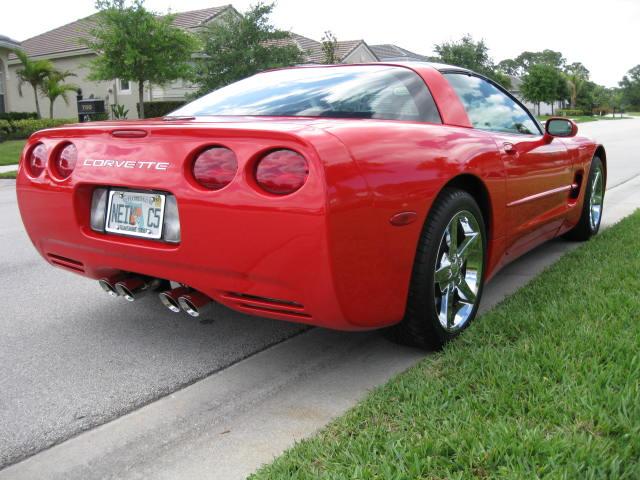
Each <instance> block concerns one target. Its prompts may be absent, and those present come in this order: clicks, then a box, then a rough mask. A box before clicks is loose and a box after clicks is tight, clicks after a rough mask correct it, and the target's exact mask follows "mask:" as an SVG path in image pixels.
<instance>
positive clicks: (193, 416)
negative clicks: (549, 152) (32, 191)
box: [0, 119, 640, 479]
mask: <svg viewBox="0 0 640 480" xmlns="http://www.w3.org/2000/svg"><path fill="white" fill-rule="evenodd" d="M580 129H581V130H582V131H583V132H585V133H588V134H590V135H592V136H595V137H596V138H598V139H599V140H600V141H602V142H603V143H604V144H605V145H606V147H607V149H608V160H609V188H611V187H614V186H619V187H618V188H616V189H614V190H610V192H609V193H608V197H607V200H606V207H605V208H606V210H605V211H607V210H611V211H612V212H614V211H615V212H616V213H615V215H612V216H609V217H606V218H607V219H608V220H609V221H613V220H614V219H615V218H617V217H619V216H622V215H624V214H626V213H628V212H630V211H631V210H632V209H633V208H634V207H635V206H640V198H637V200H636V199H634V197H633V194H634V192H638V191H639V190H640V188H639V187H640V184H638V185H636V184H635V183H638V182H637V179H636V180H632V179H633V178H634V177H636V176H638V175H640V157H639V155H638V153H637V152H640V119H637V120H620V121H602V122H594V123H590V124H584V125H581V126H580ZM625 182H627V183H626V184H625ZM634 182H635V183H634ZM13 188H14V187H13V182H3V183H2V184H1V185H0V218H2V219H3V222H2V224H1V225H0V242H1V244H2V245H3V247H2V249H3V254H2V255H1V256H0V278H1V279H2V285H3V292H2V311H3V314H2V317H1V318H0V365H1V367H0V368H1V369H2V374H1V375H0V425H1V426H2V428H0V468H2V467H6V466H8V465H10V464H13V463H15V462H19V461H20V460H23V459H25V458H26V457H29V456H32V455H34V454H36V453H37V452H41V453H39V454H38V455H35V456H32V457H31V458H29V459H28V460H26V461H23V462H21V463H18V464H16V465H13V466H12V467H9V468H6V469H5V470H3V471H0V479H1V478H30V479H32V478H65V479H68V478H107V477H114V478H115V477H117V478H176V477H177V476H182V477H183V478H190V475H188V474H189V473H190V474H192V475H193V476H196V475H208V476H210V477H211V478H241V477H242V476H243V475H246V474H247V473H249V472H250V471H252V470H253V469H254V468H256V467H257V466H259V465H260V463H261V462H264V461H268V460H269V459H270V458H271V457H272V456H273V455H275V454H277V453H278V452H280V451H282V449H284V448H286V447H287V446H289V445H290V444H291V442H292V441H293V439H295V438H301V437H302V436H304V435H307V434H309V433H310V432H312V431H314V430H315V429H317V428H318V427H319V426H321V425H323V424H324V423H325V422H326V421H327V420H328V419H330V418H332V417H333V416H335V415H337V414H339V413H341V412H342V411H344V410H345V409H347V408H349V407H350V406H351V405H353V404H354V402H356V401H357V400H358V399H359V398H361V397H362V396H363V395H364V393H365V392H366V391H367V389H369V388H371V387H373V386H375V385H377V384H379V383H381V382H384V381H385V380H386V379H388V378H389V377H390V376H391V375H393V374H395V373H397V372H399V371H402V370H404V369H405V368H407V367H408V366H410V365H411V364H413V363H415V362H416V361H417V360H419V359H420V358H422V357H423V355H424V354H423V352H419V351H416V350H413V349H409V348H403V347H399V346H397V345H393V344H390V343H388V342H386V341H385V340H383V339H382V338H381V337H380V336H379V335H378V334H376V333H364V334H346V333H338V332H329V331H325V330H321V329H311V330H307V329H306V328H304V327H300V326H298V325H292V324H286V323H283V322H275V321H269V320H264V319H255V318H251V317H247V316H244V315H241V314H237V313H234V312H230V311H228V310H226V309H224V308H222V307H220V308H219V309H218V310H217V311H216V312H214V317H215V321H214V322H213V323H207V322H205V323H200V322H198V321H197V320H193V319H190V318H188V317H186V316H182V315H180V316H178V315H175V314H171V313H170V312H168V311H166V310H165V309H164V308H163V307H161V306H160V304H159V303H158V302H157V301H156V299H155V298H147V299H144V300H142V301H140V302H136V303H135V304H128V303H126V302H124V301H119V300H118V299H111V298H109V297H107V296H106V295H104V294H103V293H102V292H101V291H99V289H98V287H97V285H96V284H94V282H89V281H87V280H86V279H83V278H81V277H77V276H74V275H73V274H69V273H66V272H64V271H61V270H57V269H53V268H51V267H50V266H48V265H47V264H46V263H45V262H44V261H43V260H42V259H40V258H39V257H38V256H37V254H36V253H35V251H34V249H33V247H32V246H31V244H30V242H29V240H28V238H27V237H26V235H25V233H24V231H23V229H22V225H21V223H20V220H19V216H18V212H17V207H16V203H15V195H14V190H13ZM636 201H637V203H634V202H636ZM614 207H615V208H614ZM573 246H574V245H573V244H570V243H568V242H564V241H554V242H550V243H549V244H547V245H544V246H542V247H540V248H538V249H537V250H536V251H535V252H533V253H532V254H529V255H527V256H525V257H523V258H522V259H521V260H519V261H518V262H516V263H514V264H513V265H511V266H509V267H507V269H505V270H504V271H503V272H502V273H501V274H499V275H498V276H497V277H496V279H495V280H494V281H493V282H492V283H491V284H489V285H488V287H487V289H486V292H485V297H484V299H483V305H482V308H483V309H486V308H488V307H489V306H490V305H492V304H494V303H495V302H497V301H499V300H500V299H501V298H503V297H504V295H505V294H508V293H510V292H511V291H513V290H515V289H516V288H517V287H518V286H519V285H522V284H523V283H525V282H526V281H527V280H528V279H530V278H531V276H532V275H534V274H535V273H537V272H538V271H540V269H541V268H543V267H544V266H545V265H546V264H548V263H550V262H552V261H554V260H555V259H557V258H558V257H559V256H560V255H561V254H562V253H564V252H565V251H566V250H567V249H569V248H573ZM194 382H195V383H194ZM192 384H193V385H192ZM189 385H190V386H189ZM187 386H189V387H188V388H185V387H187ZM158 399H160V400H158ZM145 405H146V406H145ZM141 407H142V408H141ZM128 412H132V413H129V414H128V415H125V414H127V413H128ZM123 415H124V416H123ZM115 419H117V420H115ZM107 422H109V423H107ZM105 423H106V424H105ZM103 424H105V425H103ZM99 425H102V426H101V427H99V428H95V427H97V426H99ZM88 430H89V431H88ZM82 432H85V433H82ZM73 437H75V438H73ZM69 439H71V440H69ZM61 442H64V443H61ZM55 444H60V445H58V446H56V447H54V448H50V449H49V450H46V451H43V450H45V449H47V448H48V447H51V446H52V445H55Z"/></svg>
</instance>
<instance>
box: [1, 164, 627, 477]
mask: <svg viewBox="0 0 640 480" xmlns="http://www.w3.org/2000/svg"><path fill="white" fill-rule="evenodd" d="M637 208H640V176H638V177H635V178H634V179H632V180H630V181H628V182H625V183H623V184H621V185H619V186H617V187H615V188H613V189H611V190H608V191H607V193H606V197H605V210H604V217H603V227H604V228H606V227H609V226H611V225H612V224H614V223H616V222H617V221H619V220H621V219H622V218H624V217H625V216H627V215H629V214H630V213H632V212H633V211H634V210H635V209H637ZM579 245H580V244H577V243H571V242H566V241H563V240H556V241H553V242H549V243H547V244H545V245H542V246H540V247H538V248H537V249H536V250H535V251H533V252H531V253H530V254H527V255H525V256H524V257H522V258H521V259H519V260H517V261H516V262H514V263H513V264H511V265H509V266H508V267H507V268H505V269H504V270H503V271H502V272H501V273H499V274H498V275H497V276H496V278H495V280H494V281H492V282H491V283H489V284H488V285H487V288H486V289H485V296H484V298H483V302H482V305H481V312H482V311H486V310H487V309H488V308H490V307H491V306H493V305H495V304H496V303H497V302H499V301H500V300H502V299H503V298H504V297H505V296H507V295H509V294H510V293H512V292H513V291H515V290H517V289H518V288H520V287H521V286H523V285H524V284H525V283H527V282H528V281H529V280H530V279H531V278H532V277H534V276H535V275H537V274H538V273H540V272H541V271H542V270H543V269H544V268H545V267H546V266H547V265H549V264H551V263H553V262H555V261H556V260H557V259H558V258H560V257H561V256H562V255H563V254H564V253H566V252H567V251H568V250H571V249H573V248H577V247H578V246H579ZM480 321H481V320H480ZM424 355H425V354H424V352H421V351H417V350H413V349H409V348H404V347H399V346H397V345H393V344H391V343H389V342H387V341H385V340H383V339H382V338H381V337H380V335H378V334H376V333H364V334H345V333H340V332H332V331H328V330H322V329H317V328H316V329H312V330H309V331H307V332H306V333H303V334H301V335H298V336H297V337H294V338H293V339H291V340H288V341H286V342H283V343H280V344H278V345H276V346H274V347H272V348H269V349H267V350H265V351H263V352H261V353H258V354H256V355H254V356H252V357H249V358H248V359H246V360H244V361H241V362H239V363H237V364H235V365H234V366H232V367H230V368H227V369H226V370H223V371H221V372H220V373H217V374H214V375H211V376H210V377H207V378H205V379H203V380H201V381H199V382H197V383H195V384H193V385H191V386H189V387H187V388H184V389H183V390H180V391H178V392H175V393H174V394H172V395H169V396H167V397H164V398H161V399H160V400H158V401H156V402H154V403H151V404H149V405H147V406H145V407H143V408H140V409H139V410H137V411H134V412H132V413H130V414H128V415H125V416H123V417H121V418H119V419H117V420H114V421H112V422H110V423H108V424H105V425H102V426H100V427H98V428H96V429H94V430H91V431H87V432H85V433H83V434H81V435H79V436H77V437H75V438H72V439H70V440H68V441H66V442H64V443H62V444H60V445H57V446H54V447H52V448H50V449H48V450H46V451H43V452H41V453H39V454H37V455H35V456H33V457H31V458H29V459H27V460H25V461H23V462H21V463H18V464H16V465H13V466H11V467H9V468H6V469H5V470H3V471H1V472H0V480H4V479H30V480H31V479H44V478H47V479H56V478H59V479H92V478H125V479H133V478H155V479H174V478H224V479H240V478H245V477H246V476H247V475H248V474H250V473H252V472H253V471H255V470H256V469H257V468H259V467H260V466H261V465H262V464H264V463H266V462H269V461H271V460H272V459H273V458H274V457H275V456H277V455H278V454H280V453H282V451H284V450H285V449H286V448H288V447H290V446H292V445H293V443H294V442H295V441H296V440H300V439H302V438H304V437H307V436H309V435H311V434H313V433H314V432H315V431H317V430H318V429H319V428H322V427H323V426H324V425H326V424H327V423H328V422H329V421H331V420H332V419H333V418H335V417H336V416H338V415H340V414H342V413H344V412H345V411H346V410H347V409H349V408H350V407H352V406H353V405H354V404H355V403H356V402H357V401H358V400H360V399H361V398H362V397H364V395H366V393H367V391H368V390H370V389H371V388H372V387H374V386H376V385H379V384H381V383H384V382H385V381H386V380H388V379H389V378H390V377H392V376H393V375H395V374H396V373H398V372H400V371H403V370H405V369H406V368H408V367H410V366H411V365H413V364H415V363H416V362H417V361H419V360H420V359H421V358H423V357H424Z"/></svg>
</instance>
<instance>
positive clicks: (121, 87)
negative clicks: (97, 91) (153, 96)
mask: <svg viewBox="0 0 640 480" xmlns="http://www.w3.org/2000/svg"><path fill="white" fill-rule="evenodd" d="M118 93H124V94H127V93H131V83H130V82H129V80H118Z"/></svg>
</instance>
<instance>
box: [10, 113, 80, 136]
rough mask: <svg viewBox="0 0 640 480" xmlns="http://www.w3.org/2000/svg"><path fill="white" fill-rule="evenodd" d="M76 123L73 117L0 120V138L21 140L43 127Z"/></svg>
mask: <svg viewBox="0 0 640 480" xmlns="http://www.w3.org/2000/svg"><path fill="white" fill-rule="evenodd" d="M68 123H78V120H77V119H75V118H53V119H52V118H43V119H28V120H11V121H10V120H0V140H21V139H26V138H29V137H30V136H31V134H32V133H35V132H37V131H38V130H43V129H45V128H52V127H59V126H60V125H66V124H68Z"/></svg>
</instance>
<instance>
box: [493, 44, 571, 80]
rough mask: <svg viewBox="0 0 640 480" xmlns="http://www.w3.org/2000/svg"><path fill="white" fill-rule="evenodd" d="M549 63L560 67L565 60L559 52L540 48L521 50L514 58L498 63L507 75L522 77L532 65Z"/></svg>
mask: <svg viewBox="0 0 640 480" xmlns="http://www.w3.org/2000/svg"><path fill="white" fill-rule="evenodd" d="M539 64H545V65H551V66H553V67H555V68H557V69H562V68H563V67H564V65H565V64H566V60H565V58H564V56H563V55H562V53H561V52H556V51H555V50H549V49H546V50H542V51H541V52H528V51H525V52H522V53H521V54H520V55H518V56H517V57H516V58H512V59H506V60H502V61H501V62H500V63H498V68H499V69H500V71H502V72H504V73H507V74H509V75H515V76H517V77H522V76H524V75H526V74H527V72H528V71H529V69H530V68H531V67H532V66H533V65H539Z"/></svg>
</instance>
